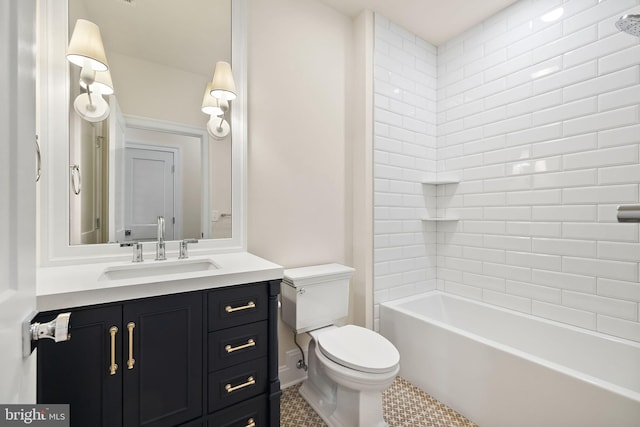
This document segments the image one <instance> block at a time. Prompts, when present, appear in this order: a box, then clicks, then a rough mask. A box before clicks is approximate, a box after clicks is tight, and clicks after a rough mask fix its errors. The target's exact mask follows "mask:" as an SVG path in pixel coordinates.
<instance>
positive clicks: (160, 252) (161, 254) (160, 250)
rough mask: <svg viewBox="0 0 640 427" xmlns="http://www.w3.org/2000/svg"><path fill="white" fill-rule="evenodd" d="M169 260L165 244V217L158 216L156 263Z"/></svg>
mask: <svg viewBox="0 0 640 427" xmlns="http://www.w3.org/2000/svg"><path fill="white" fill-rule="evenodd" d="M166 259H167V255H166V253H165V243H164V217H163V216H158V242H157V243H156V261H164V260H166Z"/></svg>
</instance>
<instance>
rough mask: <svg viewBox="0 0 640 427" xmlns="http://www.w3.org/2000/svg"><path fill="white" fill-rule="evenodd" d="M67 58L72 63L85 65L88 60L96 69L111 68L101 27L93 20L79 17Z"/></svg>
mask: <svg viewBox="0 0 640 427" xmlns="http://www.w3.org/2000/svg"><path fill="white" fill-rule="evenodd" d="M67 59H68V60H69V62H71V63H72V64H75V65H78V66H79V67H83V66H84V65H85V64H86V63H87V62H88V63H89V64H90V65H91V69H92V70H94V71H106V70H108V69H109V64H108V63H107V55H106V54H105V53H104V46H103V44H102V36H101V35H100V28H98V26H97V25H96V24H94V23H93V22H91V21H87V20H85V19H78V20H77V21H76V26H75V28H74V29H73V34H72V35H71V40H70V41H69V47H68V48H67Z"/></svg>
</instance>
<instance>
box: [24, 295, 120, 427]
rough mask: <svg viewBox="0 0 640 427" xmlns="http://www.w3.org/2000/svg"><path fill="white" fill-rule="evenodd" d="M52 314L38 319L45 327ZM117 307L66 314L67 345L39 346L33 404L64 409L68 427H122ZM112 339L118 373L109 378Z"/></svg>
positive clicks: (46, 344) (49, 342)
mask: <svg viewBox="0 0 640 427" xmlns="http://www.w3.org/2000/svg"><path fill="white" fill-rule="evenodd" d="M56 314H57V312H56V313H43V314H41V315H39V317H38V321H40V322H48V321H50V320H52V319H53V318H54V317H55V316H56ZM121 321H122V310H121V306H109V307H100V308H91V309H79V310H71V319H70V325H71V329H70V333H71V340H70V341H65V342H59V343H55V342H53V341H51V340H41V341H40V342H39V343H38V368H37V369H38V373H37V375H38V403H44V404H48V403H68V404H69V405H70V412H71V414H70V416H71V426H78V427H85V426H105V427H112V426H118V425H121V424H122V370H123V363H122V358H121V354H122V353H121V350H122V349H121V343H122V341H121V340H120V337H121V336H122V333H123V331H122V328H121V325H120V323H121ZM114 326H115V327H117V328H118V331H117V333H115V340H114V344H115V346H116V347H115V361H116V363H117V364H118V368H117V370H115V372H114V373H113V375H112V374H111V372H112V370H111V369H110V365H111V344H112V343H111V336H110V332H109V329H110V328H112V327H114Z"/></svg>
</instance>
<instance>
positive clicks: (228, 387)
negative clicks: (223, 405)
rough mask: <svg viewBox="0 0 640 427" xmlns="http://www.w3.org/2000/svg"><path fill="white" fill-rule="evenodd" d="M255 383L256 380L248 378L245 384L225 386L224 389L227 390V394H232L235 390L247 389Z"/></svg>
mask: <svg viewBox="0 0 640 427" xmlns="http://www.w3.org/2000/svg"><path fill="white" fill-rule="evenodd" d="M255 383H256V380H254V379H253V377H249V378H247V382H246V383H242V384H239V385H237V386H233V387H232V386H231V384H227V385H226V386H224V389H225V390H227V393H233V392H234V391H236V390H240V389H241V388H245V387H249V386H250V385H254V384H255Z"/></svg>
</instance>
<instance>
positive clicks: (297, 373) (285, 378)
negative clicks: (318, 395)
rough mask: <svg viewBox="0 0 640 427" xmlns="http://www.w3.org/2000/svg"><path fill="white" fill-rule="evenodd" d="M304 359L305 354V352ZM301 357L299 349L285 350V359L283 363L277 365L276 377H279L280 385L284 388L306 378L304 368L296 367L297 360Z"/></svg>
mask: <svg viewBox="0 0 640 427" xmlns="http://www.w3.org/2000/svg"><path fill="white" fill-rule="evenodd" d="M304 356H305V360H307V361H308V360H309V359H308V358H307V354H306V352H305V355H304ZM300 359H301V357H300V351H299V350H289V351H287V355H286V360H285V364H284V365H280V366H279V367H278V377H279V378H280V387H281V388H283V389H285V388H287V387H291V386H292V385H296V384H298V383H300V382H302V381H304V380H305V379H307V371H305V370H304V369H298V367H297V365H298V361H299V360H300Z"/></svg>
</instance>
